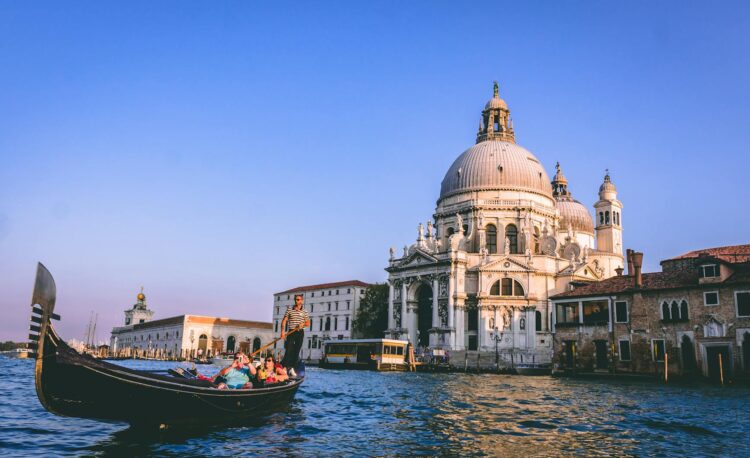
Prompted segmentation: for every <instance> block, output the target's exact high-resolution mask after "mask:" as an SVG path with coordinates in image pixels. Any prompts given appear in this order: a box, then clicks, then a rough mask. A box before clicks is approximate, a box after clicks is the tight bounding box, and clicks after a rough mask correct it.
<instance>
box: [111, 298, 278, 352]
mask: <svg viewBox="0 0 750 458" xmlns="http://www.w3.org/2000/svg"><path fill="white" fill-rule="evenodd" d="M153 314H154V312H153V311H151V310H149V309H148V308H147V306H146V296H145V295H144V294H143V291H141V293H140V294H138V297H137V302H136V303H135V304H134V305H133V306H132V307H131V308H130V309H128V310H126V311H125V325H124V326H118V327H115V328H113V329H112V336H111V339H110V353H111V355H112V356H115V357H132V356H137V357H150V358H166V359H187V358H196V357H211V356H214V355H217V354H220V353H225V352H233V351H244V352H246V353H247V352H251V351H255V350H257V349H258V348H260V347H261V346H262V345H264V344H267V343H269V342H270V341H271V340H273V326H272V325H271V323H267V322H260V321H247V320H238V319H233V318H219V317H212V316H202V315H180V316H174V317H169V318H162V319H159V320H152V319H151V317H152V316H153Z"/></svg>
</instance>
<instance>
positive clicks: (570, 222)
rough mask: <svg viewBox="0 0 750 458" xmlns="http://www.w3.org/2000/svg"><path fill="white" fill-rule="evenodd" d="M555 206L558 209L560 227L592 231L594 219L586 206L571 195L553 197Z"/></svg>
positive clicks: (578, 230)
mask: <svg viewBox="0 0 750 458" xmlns="http://www.w3.org/2000/svg"><path fill="white" fill-rule="evenodd" d="M555 200H556V202H555V207H557V209H558V210H559V211H560V229H562V230H563V231H567V230H568V228H570V229H572V230H573V231H574V232H586V233H589V234H593V233H594V220H593V219H591V213H589V211H588V210H587V209H586V207H585V206H584V205H583V204H582V203H580V202H578V201H577V200H575V199H574V198H572V197H569V196H565V197H555Z"/></svg>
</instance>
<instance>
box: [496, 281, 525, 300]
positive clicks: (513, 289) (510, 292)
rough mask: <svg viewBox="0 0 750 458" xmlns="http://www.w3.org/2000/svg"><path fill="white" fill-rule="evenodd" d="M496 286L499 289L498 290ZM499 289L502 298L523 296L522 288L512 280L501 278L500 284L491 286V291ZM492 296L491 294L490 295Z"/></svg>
mask: <svg viewBox="0 0 750 458" xmlns="http://www.w3.org/2000/svg"><path fill="white" fill-rule="evenodd" d="M498 284H499V285H500V287H499V288H498ZM495 288H498V289H501V293H502V295H503V296H523V295H524V294H523V286H521V284H520V283H518V282H517V281H515V280H513V279H512V278H503V279H502V280H501V281H500V282H496V283H495V284H494V285H492V289H493V290H494V289H495ZM490 294H492V293H490Z"/></svg>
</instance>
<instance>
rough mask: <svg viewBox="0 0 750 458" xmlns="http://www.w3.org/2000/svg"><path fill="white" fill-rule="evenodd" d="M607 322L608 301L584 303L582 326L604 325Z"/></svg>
mask: <svg viewBox="0 0 750 458" xmlns="http://www.w3.org/2000/svg"><path fill="white" fill-rule="evenodd" d="M608 322H609V301H607V300H606V299H604V300H600V301H584V303H583V324H606V323H608Z"/></svg>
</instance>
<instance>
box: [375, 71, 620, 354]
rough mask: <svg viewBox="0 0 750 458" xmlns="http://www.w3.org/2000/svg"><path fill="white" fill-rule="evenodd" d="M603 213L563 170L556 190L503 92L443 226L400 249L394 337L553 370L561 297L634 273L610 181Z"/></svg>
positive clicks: (602, 194) (460, 170)
mask: <svg viewBox="0 0 750 458" xmlns="http://www.w3.org/2000/svg"><path fill="white" fill-rule="evenodd" d="M592 194H593V193H592ZM594 208H595V210H596V215H597V217H596V218H595V219H592V217H591V214H590V213H589V211H588V209H587V208H586V207H585V206H584V205H583V204H581V203H580V202H579V201H577V200H576V199H575V198H573V195H572V193H571V191H570V189H569V187H568V181H567V179H566V178H565V176H564V174H563V171H562V168H561V167H560V165H559V164H558V165H557V166H556V174H555V176H554V177H553V179H552V180H550V179H549V178H548V175H547V172H546V170H545V167H544V166H543V165H542V163H541V162H540V161H539V160H538V159H537V158H536V156H534V155H533V154H532V153H531V152H530V151H528V150H526V149H525V148H523V147H521V146H520V145H518V144H517V143H516V132H515V128H514V126H513V121H512V119H511V116H510V110H509V108H508V105H507V104H506V102H505V101H504V100H503V99H501V98H500V96H499V92H498V87H497V83H495V86H494V94H493V97H492V98H491V99H490V100H489V102H487V104H486V105H485V107H484V110H483V111H482V114H481V117H480V122H479V131H478V132H477V137H476V144H475V145H474V146H472V147H471V148H469V149H467V150H466V151H464V152H463V153H462V154H461V155H460V156H459V157H458V158H457V159H456V160H455V161H454V162H453V164H452V165H451V166H450V168H449V169H448V171H447V172H446V174H445V177H444V178H443V181H442V183H441V186H440V196H439V197H438V200H437V207H436V209H435V213H434V214H433V217H432V220H430V221H429V222H427V224H426V227H425V226H424V225H422V224H421V223H420V224H419V226H418V230H417V238H416V241H415V243H413V244H411V245H410V246H404V248H403V253H398V254H397V253H396V250H395V249H394V248H391V254H390V260H389V264H388V267H387V268H386V269H385V270H386V271H387V272H388V282H389V285H390V295H389V302H388V318H389V322H388V330H387V331H386V333H385V334H386V337H388V338H392V339H404V340H409V341H410V342H412V343H413V344H415V345H417V346H420V347H433V348H445V349H452V350H471V351H480V352H492V353H494V354H495V357H502V358H503V359H505V360H510V359H512V358H513V355H516V357H517V359H516V361H521V360H523V358H525V360H526V361H529V362H531V361H536V362H544V361H546V362H549V361H550V359H551V356H552V335H551V333H550V316H551V311H552V309H551V307H550V301H549V297H550V296H551V295H554V294H556V293H559V292H562V291H565V288H566V286H567V285H568V283H570V282H573V281H581V280H589V281H594V280H601V279H604V278H607V277H610V276H612V275H614V274H615V270H616V269H618V268H621V267H622V266H623V256H622V231H623V223H622V222H623V220H622V208H623V205H622V203H621V202H620V201H619V200H618V199H617V191H616V188H615V185H614V183H613V182H612V180H611V178H610V176H609V174H608V173H607V174H606V175H605V177H604V181H603V183H602V185H601V187H600V188H599V199H598V201H597V202H596V204H595V205H594ZM399 251H400V250H399ZM454 354H455V352H454ZM498 355H500V356H498ZM477 356H481V354H480V355H477Z"/></svg>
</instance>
